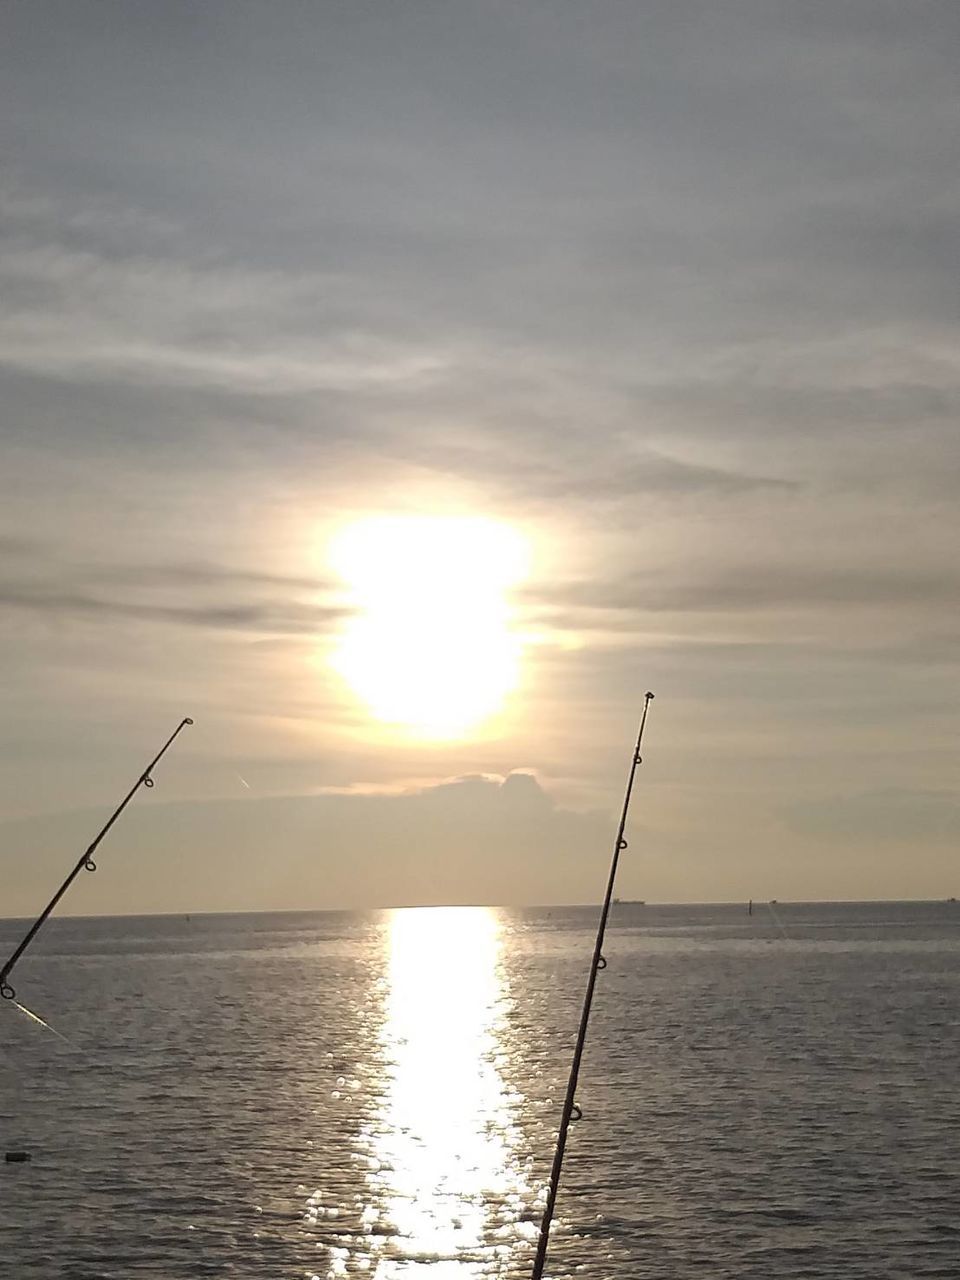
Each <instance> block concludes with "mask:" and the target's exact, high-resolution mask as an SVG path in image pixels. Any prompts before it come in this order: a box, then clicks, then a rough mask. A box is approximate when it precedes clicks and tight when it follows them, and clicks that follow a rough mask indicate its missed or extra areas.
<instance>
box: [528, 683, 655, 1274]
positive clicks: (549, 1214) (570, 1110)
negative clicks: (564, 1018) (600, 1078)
mask: <svg viewBox="0 0 960 1280" xmlns="http://www.w3.org/2000/svg"><path fill="white" fill-rule="evenodd" d="M652 701H653V694H652V693H647V694H645V695H644V699H643V715H642V716H641V717H640V731H639V733H638V734H637V745H636V746H635V747H634V750H633V759H632V761H631V763H630V772H629V774H628V775H627V790H626V794H625V795H624V797H623V809H622V811H621V813H620V826H619V827H618V828H617V839H616V841H615V843H614V846H613V859H612V861H611V863H610V875H609V877H608V879H607V892H606V894H605V895H604V899H603V907H602V909H601V911H600V923H599V925H598V926H597V941H596V944H595V945H594V948H593V960H592V961H591V963H590V976H589V977H588V979H587V990H586V994H585V995H584V997H583V1009H582V1011H581V1013H580V1029H579V1031H578V1032H577V1044H576V1048H575V1049H574V1051H573V1065H572V1066H571V1068H570V1078H569V1080H568V1081H567V1093H566V1097H565V1098H564V1100H563V1112H562V1114H561V1116H560V1132H559V1133H558V1134H557V1146H556V1150H555V1151H554V1153H553V1168H552V1169H551V1171H550V1188H549V1190H548V1192H547V1205H546V1208H545V1209H544V1211H543V1221H542V1222H541V1223H540V1238H539V1240H538V1241H537V1256H536V1257H535V1258H534V1261H533V1274H532V1280H541V1277H542V1276H543V1268H544V1264H545V1263H546V1261H547V1246H548V1244H549V1243H550V1224H551V1223H552V1222H553V1211H554V1208H555V1207H556V1203H557V1189H558V1188H559V1186H560V1171H561V1169H562V1168H563V1154H564V1152H565V1151H566V1149H567V1131H568V1130H569V1128H570V1122H571V1120H579V1119H580V1118H581V1116H582V1114H583V1113H582V1112H581V1110H580V1108H579V1107H578V1106H577V1102H576V1094H577V1080H578V1079H579V1077H580V1060H581V1058H582V1057H583V1047H584V1045H585V1044H586V1041H587V1026H588V1025H589V1022H590V1008H591V1006H592V1004H593V989H594V987H595V986H596V984H597V974H598V973H599V972H600V970H601V969H605V968H606V967H607V962H606V960H605V959H604V956H603V935H604V933H605V932H606V928H607V916H608V915H609V914H610V903H611V901H612V899H613V886H614V884H615V882H616V879H617V867H618V866H619V863H620V854H621V853H622V852H623V851H624V849H626V847H627V842H626V840H625V839H624V837H623V833H624V830H625V829H626V825H627V814H628V813H629V812H630V796H631V794H632V792H633V780H634V778H635V777H636V774H637V766H638V765H640V764H642V763H643V761H642V760H641V758H640V744H641V742H642V741H643V729H644V725H645V724H646V723H647V710H648V708H649V706H650V703H651V702H652Z"/></svg>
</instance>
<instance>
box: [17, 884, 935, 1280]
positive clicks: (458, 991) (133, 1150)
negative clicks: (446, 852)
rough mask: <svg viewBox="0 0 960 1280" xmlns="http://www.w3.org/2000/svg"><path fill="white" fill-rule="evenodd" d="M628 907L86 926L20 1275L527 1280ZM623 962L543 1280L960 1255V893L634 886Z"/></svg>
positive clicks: (56, 1004)
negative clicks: (742, 894)
mask: <svg viewBox="0 0 960 1280" xmlns="http://www.w3.org/2000/svg"><path fill="white" fill-rule="evenodd" d="M597 915H598V908H597V907H596V906H589V907H561V906H554V907H538V908H532V907H530V908H507V907H484V906H473V907H436V908H432V907H419V908H418V907H409V908H396V909H384V910H376V911H363V912H357V911H315V912H274V913H246V914H236V913H223V914H220V913H196V912H194V913H190V914H189V916H188V915H186V914H185V913H176V914H166V915H162V916H107V917H71V916H58V917H55V918H54V919H52V920H51V921H50V922H49V924H48V925H47V927H46V928H45V929H44V931H43V932H42V933H41V934H40V935H39V937H38V939H37V941H36V943H35V944H34V947H33V948H32V949H31V951H30V952H29V953H28V954H27V956H25V957H24V959H23V960H22V961H21V962H20V964H19V965H18V966H17V969H16V973H15V975H14V985H15V986H16V987H17V996H18V999H20V1000H22V1001H23V1003H24V1004H25V1005H27V1006H28V1007H29V1008H31V1009H33V1010H35V1011H36V1012H37V1013H38V1014H40V1015H41V1016H42V1017H43V1018H45V1019H46V1020H47V1021H48V1022H49V1023H50V1024H51V1026H52V1027H53V1028H55V1029H56V1031H57V1032H59V1033H61V1034H62V1035H63V1036H66V1037H67V1038H68V1040H69V1041H70V1043H69V1044H68V1043H65V1042H64V1041H62V1040H60V1039H58V1038H57V1037H55V1036H54V1035H51V1034H50V1033H49V1032H48V1031H46V1030H44V1029H43V1028H40V1027H38V1026H36V1025H35V1024H32V1023H30V1022H29V1021H27V1019H25V1018H24V1017H22V1016H21V1015H19V1014H18V1013H17V1011H16V1010H15V1009H13V1008H12V1007H10V1006H9V1005H8V1004H6V1003H4V1004H3V1005H0V1140H2V1146H3V1149H4V1150H25V1151H29V1152H31V1153H32V1161H31V1162H30V1163H27V1164H10V1165H2V1164H0V1179H2V1182H0V1194H2V1197H3V1206H4V1212H3V1215H2V1217H0V1275H4V1276H6V1275H10V1276H11V1278H13V1277H16V1278H17V1280H20V1278H21V1277H22V1278H23V1280H53V1278H55V1277H57V1278H59V1277H64V1278H65V1280H128V1278H131V1277H144V1278H146V1280H194V1278H197V1277H224V1280H226V1278H228V1277H237V1278H249V1280H254V1278H256V1280H304V1278H306V1280H311V1278H313V1277H318V1278H320V1280H328V1278H329V1280H337V1278H338V1277H344V1276H347V1277H349V1276H365V1277H370V1278H371V1280H395V1278H396V1280H399V1278H401V1277H407V1278H409V1280H414V1278H416V1277H420V1276H422V1277H424V1280H474V1277H476V1278H478V1280H479V1278H480V1277H486V1276H497V1277H508V1278H510V1280H513V1278H514V1277H517V1278H519V1277H524V1276H528V1275H529V1272H530V1267H531V1263H532V1251H533V1245H534V1242H535V1239H536V1233H537V1227H538V1224H539V1218H540V1214H541V1212H542V1203H543V1192H544V1188H545V1185H546V1181H547V1178H548V1175H549V1169H550V1161H551V1158H552V1154H553V1142H554V1138H555V1133H556V1126H557V1122H558V1120H559V1112H560V1102H561V1099H562V1096H563V1089H564V1086H565V1083H566V1078H567V1073H568V1071H569V1067H570V1056H571V1052H572V1047H573V1041H574V1037H575V1032H576V1023H577V1018H578V1015H579V1009H580V1003H581V1000H582V996H583V988H584V985H585V983H586V978H587V969H588V964H589V958H590V953H591V950H592V945H593V938H594V932H595V928H596V921H597ZM21 923H22V922H19V921H13V920H5V921H0V952H2V954H3V955H4V956H6V955H7V954H9V952H10V951H11V950H12V948H13V946H14V945H15V944H16V942H17V941H19V937H20V935H21V933H22V929H21V928H20V927H19V926H20V924H21ZM605 954H606V956H607V959H608V961H609V967H608V968H607V969H606V970H605V971H604V972H603V973H602V974H601V975H600V979H599V982H598V987H597V993H596V999H595V1003H594V1012H593V1018H592V1021H591V1027H590V1035H589V1039H588V1044H587V1052H586V1056H585V1060H584V1064H583V1070H582V1072H581V1078H580V1090H579V1097H578V1101H579V1103H580V1105H581V1106H582V1108H583V1111H584V1119H583V1120H582V1121H581V1122H580V1123H579V1124H578V1125H576V1126H574V1127H573V1129H572V1131H571V1136H570V1142H569V1145H568V1149H567V1156H566V1161H565V1164H564V1175H563V1180H562V1183H561V1189H560V1196H559V1200H558V1207H557V1219H556V1222H555V1225H554V1232H553V1235H552V1238H551V1248H550V1254H549V1257H548V1263H547V1272H546V1274H547V1275H548V1276H551V1277H554V1280H561V1278H563V1280H567V1278H570V1277H573V1276H578V1277H583V1280H611V1278H612V1277H625V1278H626V1277H629V1278H630V1280H648V1278H649V1280H653V1278H654V1277H667V1276H669V1277H682V1278H686V1277H691V1278H692V1277H694V1276H697V1277H699V1276H702V1275H703V1274H704V1273H707V1274H709V1275H711V1276H716V1277H728V1278H729V1280H734V1278H735V1277H736V1278H737V1280H742V1278H743V1277H756V1280H761V1277H762V1278H763V1280H768V1277H769V1276H770V1275H772V1274H779V1275H784V1276H791V1277H793V1276H796V1277H799V1276H803V1277H807V1278H809V1280H834V1278H836V1280H840V1277H843V1280H884V1278H887V1277H889V1278H891V1280H892V1278H893V1277H898V1278H904V1280H905V1278H906V1277H910V1278H911V1280H919V1278H920V1277H933V1276H948V1275H953V1274H956V1271H955V1266H956V1258H957V1256H958V1255H960V1097H958V1091H957V1088H956V1082H957V1066H956V1063H957V1060H958V1050H960V1007H958V997H960V904H957V903H955V902H952V901H950V900H946V901H939V902H922V901H916V902H884V901H874V902H861V903H797V902H784V901H781V902H777V903H775V904H773V905H772V906H771V905H770V904H768V903H765V902H759V901H755V902H754V913H753V916H752V917H749V916H748V915H747V912H746V904H745V903H735V904H703V903H699V904H669V905H667V904H662V905H654V904H652V903H648V904H646V905H642V904H640V903H634V902H627V901H623V902H620V903H617V904H616V905H615V906H614V907H613V909H612V915H611V922H610V929H609V932H608V936H607V944H606V946H605Z"/></svg>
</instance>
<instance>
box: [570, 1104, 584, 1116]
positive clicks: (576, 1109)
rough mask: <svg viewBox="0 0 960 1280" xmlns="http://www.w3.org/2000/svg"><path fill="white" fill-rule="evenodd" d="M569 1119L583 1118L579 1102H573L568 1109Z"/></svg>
mask: <svg viewBox="0 0 960 1280" xmlns="http://www.w3.org/2000/svg"><path fill="white" fill-rule="evenodd" d="M570 1119H571V1120H582V1119H583V1108H582V1107H581V1106H580V1104H579V1103H577V1102H575V1103H574V1104H573V1106H572V1108H571V1109H570Z"/></svg>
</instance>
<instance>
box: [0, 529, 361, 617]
mask: <svg viewBox="0 0 960 1280" xmlns="http://www.w3.org/2000/svg"><path fill="white" fill-rule="evenodd" d="M22 550H23V551H24V553H25V554H26V553H27V552H28V551H29V550H30V549H29V548H22ZM17 568H18V572H17V574H16V576H15V577H8V578H7V580H6V581H4V580H3V579H0V611H2V610H4V609H7V610H19V611H24V612H27V613H33V614H38V615H43V614H49V615H51V616H54V617H57V618H61V619H69V618H74V619H91V620H101V621H104V622H108V621H110V620H121V619H132V620H136V621H143V622H159V623H169V624H174V625H181V626H188V627H210V628H216V629H223V630H228V631H241V632H254V633H266V634H270V635H293V636H296V635H319V634H324V633H328V632H330V631H331V630H333V629H334V628H335V627H336V626H337V625H338V624H339V623H340V622H342V621H343V619H344V618H345V617H347V616H348V615H349V613H350V610H349V608H348V607H347V606H346V605H344V604H342V603H337V602H335V601H334V600H333V599H331V598H329V597H330V596H331V593H332V592H333V591H334V584H332V583H331V582H330V581H329V580H326V581H325V580H320V579H313V578H306V577H295V576H288V575H284V574H272V573H268V572H264V571H258V570H254V569H245V568H233V567H229V566H225V565H216V564H211V563H195V564H190V563H174V564H157V563H152V564H149V563H148V564H131V563H129V562H120V563H112V564H100V565H92V564H69V563H64V562H62V561H57V560H55V559H51V558H50V556H49V555H45V556H42V557H41V556H39V555H36V554H34V555H33V557H32V559H31V560H29V561H27V562H26V563H24V562H23V560H21V562H20V564H19V565H18V566H17ZM251 597H252V598H251ZM318 597H328V598H327V599H320V598H318Z"/></svg>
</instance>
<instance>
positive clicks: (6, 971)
mask: <svg viewBox="0 0 960 1280" xmlns="http://www.w3.org/2000/svg"><path fill="white" fill-rule="evenodd" d="M188 724H193V721H192V720H191V719H190V717H189V716H185V717H184V719H183V720H181V721H180V723H179V724H178V725H177V727H176V729H174V731H173V733H171V735H170V737H169V738H168V739H167V740H166V742H165V743H164V744H163V746H162V747H161V748H160V750H159V751H158V752H157V754H156V755H155V756H154V757H153V759H152V760H151V761H150V763H149V764H148V765H147V767H146V768H145V769H144V771H143V773H141V775H140V777H139V778H138V779H137V780H136V782H135V783H134V784H133V786H132V787H131V788H130V790H129V791H128V792H127V794H126V795H125V796H124V797H123V799H122V800H121V801H120V803H119V804H118V805H117V807H116V809H114V811H113V813H112V814H111V815H110V817H109V818H108V819H107V821H106V822H105V823H104V825H103V827H102V828H101V829H100V832H99V833H98V835H97V837H96V839H95V840H93V842H92V843H91V844H89V845H88V846H87V848H86V849H85V850H84V852H83V853H82V854H81V855H80V859H79V861H78V862H77V865H76V866H75V867H74V868H73V870H72V871H71V872H70V874H69V875H68V876H67V878H66V880H64V882H63V884H62V885H61V886H60V888H59V889H58V890H57V892H56V893H55V894H54V895H53V897H52V898H51V899H50V901H49V902H48V903H47V905H46V906H45V907H44V909H43V910H42V911H41V912H40V914H39V915H38V916H37V918H36V920H34V922H33V924H32V925H31V926H30V928H29V929H28V930H27V932H26V935H25V936H24V938H23V941H22V942H21V943H20V945H19V946H18V947H17V949H16V951H14V953H13V955H12V956H11V957H10V959H9V960H8V961H7V963H6V964H5V965H4V966H3V968H2V969H0V996H2V997H3V999H4V1000H13V1001H14V1003H16V1000H15V997H16V994H17V993H16V991H14V989H13V987H12V986H11V985H10V983H9V982H8V981H7V979H8V978H9V976H10V974H11V973H12V972H13V967H14V965H15V964H16V963H17V961H18V960H19V959H20V957H21V956H22V955H23V953H24V952H25V951H26V949H27V947H29V945H30V943H31V942H32V941H33V940H34V938H35V937H36V936H37V934H38V933H39V932H40V930H41V929H42V928H43V926H44V924H46V922H47V917H48V916H49V915H50V913H51V911H53V909H54V907H55V906H56V905H57V903H58V902H59V901H60V899H61V898H62V897H63V895H64V894H65V893H66V892H67V890H68V889H69V888H70V886H71V885H72V884H73V882H74V880H75V879H76V878H77V876H78V875H79V874H80V872H81V871H96V869H97V864H96V863H95V862H94V860H93V855H94V854H95V853H96V851H97V846H98V845H99V844H100V841H101V840H102V839H103V837H104V836H105V835H106V834H107V832H108V831H109V830H110V828H111V827H112V826H113V824H114V823H115V822H116V820H117V819H118V818H119V817H120V815H121V813H123V811H124V809H125V808H126V807H127V805H128V804H129V803H130V801H131V800H132V799H133V797H134V796H135V795H136V794H137V792H138V791H139V790H140V788H141V787H152V786H153V778H152V777H151V776H150V775H151V773H152V772H153V769H154V768H155V767H156V765H157V763H158V761H159V760H160V759H161V757H162V756H163V755H164V754H165V752H166V750H167V748H168V747H169V746H170V745H171V743H172V742H173V740H174V738H175V737H176V736H177V734H178V733H179V732H180V730H181V729H183V728H184V727H185V726H186V725H188ZM27 1012H29V1010H28V1011H27ZM31 1016H32V1017H35V1016H36V1015H31Z"/></svg>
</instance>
